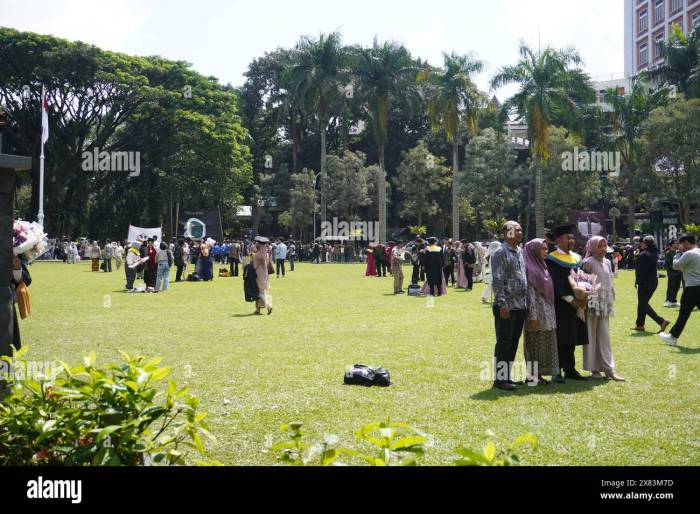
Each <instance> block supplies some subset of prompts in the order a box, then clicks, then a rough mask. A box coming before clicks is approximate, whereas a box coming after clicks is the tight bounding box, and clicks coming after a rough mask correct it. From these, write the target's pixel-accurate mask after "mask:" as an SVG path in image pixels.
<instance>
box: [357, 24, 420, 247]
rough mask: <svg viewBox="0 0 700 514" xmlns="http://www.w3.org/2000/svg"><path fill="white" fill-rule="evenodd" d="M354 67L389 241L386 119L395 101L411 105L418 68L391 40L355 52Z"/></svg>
mask: <svg viewBox="0 0 700 514" xmlns="http://www.w3.org/2000/svg"><path fill="white" fill-rule="evenodd" d="M353 70H354V73H355V76H356V79H357V89H358V92H359V94H360V95H362V98H364V99H365V101H366V102H367V115H368V118H369V121H370V126H371V128H372V133H373V135H374V142H375V144H376V145H377V155H378V160H379V176H378V177H377V191H378V194H377V200H378V201H377V203H378V208H379V239H380V240H381V241H386V224H387V222H386V221H387V220H386V168H385V162H384V149H385V147H386V143H387V118H388V115H389V111H390V109H391V107H392V104H393V103H394V102H396V101H399V102H401V103H402V104H403V105H404V106H405V107H407V108H410V103H411V100H412V99H413V91H412V88H413V86H414V84H415V78H416V73H417V71H418V69H417V67H416V66H415V64H414V62H413V60H412V59H411V54H410V53H409V51H408V50H407V49H406V48H405V47H404V46H402V45H399V44H397V43H394V42H392V41H386V42H384V43H383V44H381V45H380V44H379V43H378V42H377V39H376V38H375V39H374V43H373V44H372V46H371V47H370V48H362V49H359V50H358V51H357V52H356V53H355V55H354V63H353Z"/></svg>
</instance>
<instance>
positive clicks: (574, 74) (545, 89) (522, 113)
mask: <svg viewBox="0 0 700 514" xmlns="http://www.w3.org/2000/svg"><path fill="white" fill-rule="evenodd" d="M582 63H583V61H582V59H581V57H580V55H579V53H578V52H577V51H576V50H575V49H573V48H565V49H563V50H554V49H552V48H550V47H547V48H545V49H544V50H542V51H538V52H534V51H533V50H532V49H531V48H530V47H528V46H527V45H526V44H525V43H522V42H521V43H520V61H519V62H518V63H517V64H515V65H513V66H505V67H503V68H501V69H500V70H499V72H498V73H497V74H496V76H495V77H493V79H492V80H491V87H492V88H493V89H498V88H500V87H502V86H505V85H506V84H510V83H517V84H519V85H520V89H519V90H518V92H517V93H516V94H515V95H513V96H512V97H511V98H509V99H508V100H506V101H505V102H504V104H503V109H504V110H505V111H506V112H508V113H515V114H517V116H518V118H519V119H523V118H524V119H525V120H526V121H527V127H528V133H529V138H530V151H531V152H532V157H533V160H534V161H535V169H536V172H535V229H536V232H537V236H538V237H543V236H544V202H543V190H542V167H543V165H544V164H545V163H546V162H547V160H548V158H549V152H548V132H549V127H550V126H552V125H564V126H567V127H570V128H574V127H576V126H577V124H578V122H577V114H578V113H579V112H580V110H581V107H582V106H584V105H586V104H587V103H592V102H593V101H594V100H595V91H594V90H593V88H592V87H591V82H590V79H589V78H588V76H587V75H586V74H585V73H583V72H582V71H581V70H580V69H578V68H574V66H580V65H581V64H582ZM528 208H529V206H528Z"/></svg>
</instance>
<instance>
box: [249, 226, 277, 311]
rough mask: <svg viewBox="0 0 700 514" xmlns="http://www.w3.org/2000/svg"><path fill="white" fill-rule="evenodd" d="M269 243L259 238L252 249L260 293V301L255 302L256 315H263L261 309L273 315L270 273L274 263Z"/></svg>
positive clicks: (265, 239) (263, 238)
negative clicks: (271, 259) (265, 309)
mask: <svg viewBox="0 0 700 514" xmlns="http://www.w3.org/2000/svg"><path fill="white" fill-rule="evenodd" d="M268 242H269V240H268V239H267V238H265V237H261V236H258V237H256V238H255V244H254V245H253V248H252V251H253V257H252V264H253V268H254V269H255V274H256V277H257V278H256V282H257V284H258V291H259V296H258V299H257V300H255V314H262V313H261V312H260V309H263V308H267V313H268V314H272V297H271V296H270V282H269V271H268V270H269V267H270V266H271V265H272V263H271V261H270V251H269V247H268Z"/></svg>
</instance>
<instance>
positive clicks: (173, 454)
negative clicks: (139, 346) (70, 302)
mask: <svg viewBox="0 0 700 514" xmlns="http://www.w3.org/2000/svg"><path fill="white" fill-rule="evenodd" d="M26 351H27V349H26V347H25V348H22V349H21V350H19V351H18V352H16V353H15V355H14V358H13V359H10V358H7V357H3V358H2V360H0V364H1V365H2V366H1V367H0V371H2V370H4V375H5V376H4V377H0V382H1V381H2V379H3V378H4V379H5V380H6V385H5V393H6V394H5V396H4V397H3V398H2V400H0V464H1V465H27V464H42V465H43V464H46V465H108V466H111V465H146V464H150V465H184V464H186V461H185V457H184V453H183V450H184V449H186V448H191V449H194V450H195V451H196V452H199V453H200V454H202V455H204V453H205V450H204V445H203V443H202V438H206V439H209V440H213V436H212V435H211V434H210V433H209V430H208V427H207V425H206V424H205V423H204V418H205V416H206V413H204V412H198V411H197V408H198V405H199V400H198V399H197V398H195V397H194V396H191V395H189V394H188V390H189V389H188V387H183V388H181V389H179V390H178V389H177V386H176V385H175V382H174V381H172V380H171V381H169V382H168V387H167V392H165V393H164V392H163V391H161V389H160V388H159V387H158V382H159V381H161V380H163V379H164V378H166V377H167V376H168V374H169V373H170V368H168V367H158V364H159V363H160V360H161V359H160V358H154V359H150V360H147V359H146V358H145V357H140V356H139V357H130V356H129V355H127V354H126V353H124V352H120V353H121V355H122V357H123V359H124V362H123V363H119V364H106V365H104V366H101V367H98V366H96V365H95V353H94V352H91V353H90V354H89V355H88V356H86V357H85V358H84V362H83V364H82V365H79V366H76V367H71V366H69V365H67V364H66V363H64V362H61V361H57V362H58V363H59V366H57V367H56V368H55V369H51V370H46V369H44V370H43V373H25V371H26V370H28V369H29V370H31V369H32V364H33V363H30V362H28V361H25V360H23V359H22V357H23V356H24V355H25V353H26Z"/></svg>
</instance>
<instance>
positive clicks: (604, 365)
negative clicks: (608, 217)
mask: <svg viewBox="0 0 700 514" xmlns="http://www.w3.org/2000/svg"><path fill="white" fill-rule="evenodd" d="M607 248H608V242H607V241H606V240H605V238H603V237H600V236H593V237H592V238H590V239H589V240H588V244H586V258H585V259H584V261H583V271H585V272H586V273H589V274H594V275H596V277H597V282H598V283H599V284H600V289H598V294H597V295H596V296H594V297H592V298H591V299H590V300H589V302H588V313H587V316H586V326H587V328H588V345H587V346H584V347H583V369H585V370H586V371H591V372H592V373H593V375H591V377H592V378H597V379H602V378H605V377H607V378H610V379H612V380H615V381H617V382H624V381H625V379H624V378H622V377H621V376H619V375H617V374H615V361H614V360H613V356H612V347H611V345H610V316H612V315H613V304H614V303H615V288H614V286H613V281H612V277H613V271H612V266H611V265H610V261H609V260H608V259H606V258H605V253H606V251H607ZM603 374H605V375H603Z"/></svg>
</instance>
